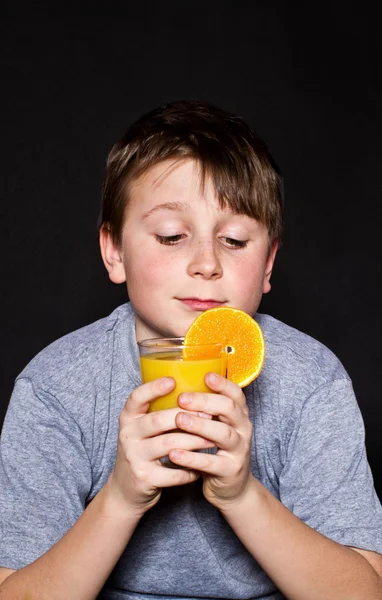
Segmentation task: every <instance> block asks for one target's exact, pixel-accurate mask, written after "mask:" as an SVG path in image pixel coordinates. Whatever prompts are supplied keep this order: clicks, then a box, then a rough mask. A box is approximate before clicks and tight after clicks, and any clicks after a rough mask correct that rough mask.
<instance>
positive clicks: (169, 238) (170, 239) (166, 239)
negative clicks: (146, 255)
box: [155, 233, 183, 246]
mask: <svg viewBox="0 0 382 600" xmlns="http://www.w3.org/2000/svg"><path fill="white" fill-rule="evenodd" d="M155 237H156V239H157V240H158V242H159V243H160V244H165V245H166V246H173V245H174V244H176V243H177V242H180V240H181V239H182V238H183V234H181V233H179V234H177V235H156V236H155Z"/></svg>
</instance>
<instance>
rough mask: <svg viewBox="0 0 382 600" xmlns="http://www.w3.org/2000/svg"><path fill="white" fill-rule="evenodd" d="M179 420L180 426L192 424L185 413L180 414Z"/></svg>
mask: <svg viewBox="0 0 382 600" xmlns="http://www.w3.org/2000/svg"><path fill="white" fill-rule="evenodd" d="M179 419H180V422H181V424H182V425H186V426H187V425H191V423H192V419H191V417H190V415H186V413H181V414H180V415H179Z"/></svg>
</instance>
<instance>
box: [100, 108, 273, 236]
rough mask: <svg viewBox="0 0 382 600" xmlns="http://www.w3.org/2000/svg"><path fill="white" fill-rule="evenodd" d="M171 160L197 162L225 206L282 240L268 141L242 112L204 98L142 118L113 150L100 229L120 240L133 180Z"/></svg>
mask: <svg viewBox="0 0 382 600" xmlns="http://www.w3.org/2000/svg"><path fill="white" fill-rule="evenodd" d="M170 158H191V159H193V160H196V161H197V162H198V163H199V166H200V168H201V173H202V184H203V182H204V180H205V177H206V175H207V176H209V177H211V180H212V183H213V186H214V188H215V190H216V195H217V198H218V200H219V203H220V205H221V206H222V207H226V206H229V207H230V208H231V210H232V211H233V212H235V213H239V214H244V215H247V216H249V217H253V218H255V219H257V220H258V221H260V222H261V223H263V224H264V225H265V226H266V227H267V229H268V234H269V239H270V243H271V244H272V243H273V242H274V241H276V240H277V241H279V242H280V241H281V237H282V229H283V201H282V191H281V176H280V172H279V170H278V168H277V166H276V164H275V163H274V161H273V159H272V157H271V155H270V153H269V151H268V149H267V146H266V145H265V143H264V142H263V141H262V140H261V139H260V138H259V137H258V136H257V135H256V134H255V132H254V131H252V130H251V129H250V128H249V127H248V125H247V124H246V123H245V122H244V121H243V119H241V118H240V117H238V116H235V115H233V114H230V113H228V112H226V111H224V110H222V109H220V108H217V107H216V106H212V105H211V104H207V103H204V102H197V101H179V102H174V103H172V104H167V105H166V106H163V107H161V108H158V109H156V110H153V111H151V112H149V113H147V114H146V115H144V116H143V117H141V118H140V119H139V120H138V121H137V122H136V123H134V124H133V125H132V126H131V127H130V129H129V130H128V131H127V133H126V134H125V135H124V136H123V137H122V138H121V139H120V140H119V141H118V142H117V143H116V144H115V145H114V146H113V148H112V149H111V151H110V153H109V156H108V159H107V164H106V172H105V177H104V181H103V189H102V213H101V219H100V221H101V222H100V227H101V228H102V227H107V228H108V229H109V230H110V232H111V235H112V238H113V240H114V242H115V243H116V244H118V245H119V244H120V243H121V234H122V228H123V224H124V216H125V208H126V205H127V203H128V201H129V184H130V183H131V182H132V181H133V180H136V179H137V178H138V177H139V176H141V175H143V173H145V172H146V171H147V170H148V169H150V167H153V166H154V165H156V164H157V163H159V162H161V161H163V160H167V159H170Z"/></svg>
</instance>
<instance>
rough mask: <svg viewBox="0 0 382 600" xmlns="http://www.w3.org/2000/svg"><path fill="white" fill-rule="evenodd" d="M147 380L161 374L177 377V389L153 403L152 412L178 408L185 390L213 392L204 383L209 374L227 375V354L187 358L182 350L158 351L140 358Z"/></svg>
mask: <svg viewBox="0 0 382 600" xmlns="http://www.w3.org/2000/svg"><path fill="white" fill-rule="evenodd" d="M140 361H141V374H142V381H143V383H147V382H148V381H152V380H153V379H157V378H158V377H173V378H174V379H175V381H176V386H175V389H174V390H173V391H172V392H170V393H169V394H166V395H165V396H161V397H160V398H157V399H156V400H153V401H152V402H151V403H150V408H149V412H153V411H155V410H164V409H166V408H176V407H177V406H178V401H177V400H178V396H179V394H181V393H182V392H211V390H210V389H209V388H208V387H207V386H206V384H205V383H204V376H205V374H206V373H209V372H212V373H218V374H219V375H223V376H225V371H226V361H225V357H224V353H222V355H221V356H217V357H214V358H199V359H197V358H196V359H189V358H188V359H183V358H182V353H181V351H171V352H154V353H153V354H147V355H145V356H141V357H140Z"/></svg>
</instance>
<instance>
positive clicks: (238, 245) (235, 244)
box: [223, 237, 248, 248]
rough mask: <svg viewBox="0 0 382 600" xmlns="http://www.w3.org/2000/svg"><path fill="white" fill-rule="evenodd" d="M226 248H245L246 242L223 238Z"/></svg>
mask: <svg viewBox="0 0 382 600" xmlns="http://www.w3.org/2000/svg"><path fill="white" fill-rule="evenodd" d="M223 239H224V240H225V242H226V244H227V245H228V246H231V248H245V247H246V246H247V245H248V241H247V240H235V239H234V238H229V237H225V238H223Z"/></svg>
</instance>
